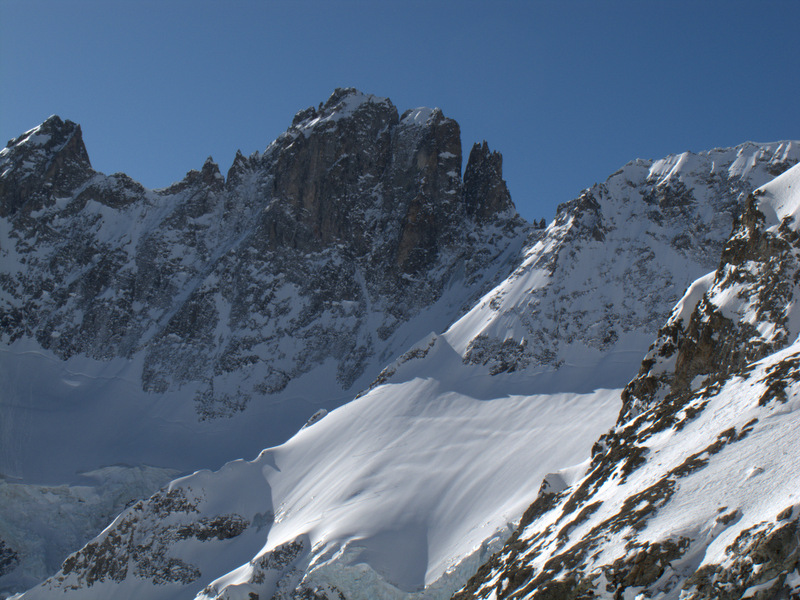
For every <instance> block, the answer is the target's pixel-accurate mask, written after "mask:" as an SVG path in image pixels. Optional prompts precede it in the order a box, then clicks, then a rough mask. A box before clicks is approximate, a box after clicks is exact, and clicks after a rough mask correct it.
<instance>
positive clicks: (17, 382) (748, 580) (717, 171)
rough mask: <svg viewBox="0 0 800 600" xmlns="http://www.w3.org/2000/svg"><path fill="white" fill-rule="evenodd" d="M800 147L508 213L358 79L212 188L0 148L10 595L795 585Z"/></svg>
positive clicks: (64, 134)
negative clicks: (528, 214)
mask: <svg viewBox="0 0 800 600" xmlns="http://www.w3.org/2000/svg"><path fill="white" fill-rule="evenodd" d="M798 161H800V143H798V142H796V141H779V142H774V143H764V144H761V143H751V142H747V143H743V144H741V145H740V146H737V147H734V148H718V149H714V150H710V151H707V152H701V153H697V154H695V153H690V152H685V153H683V154H678V155H672V156H668V157H666V158H663V159H660V160H642V159H638V160H635V161H632V162H630V163H628V164H626V165H624V166H623V167H622V168H621V169H620V170H619V171H617V172H616V173H614V174H612V175H611V176H610V177H609V178H608V179H607V180H606V181H605V182H604V183H598V184H596V185H594V186H593V187H591V188H589V189H587V190H584V191H583V192H581V193H580V194H579V195H578V197H577V198H575V199H573V200H570V201H568V202H565V203H564V204H562V205H560V206H559V208H558V210H557V214H556V216H555V218H554V219H553V220H552V221H551V222H550V223H549V224H546V225H545V224H544V223H539V224H534V225H530V224H528V223H526V222H525V221H524V220H523V219H522V218H520V217H519V216H518V215H517V213H516V210H515V208H514V204H513V202H512V200H511V197H510V195H509V193H508V190H507V188H506V184H505V182H504V181H503V177H502V157H501V156H500V154H499V153H497V152H494V151H491V150H490V149H489V147H488V144H487V143H486V142H483V143H480V144H475V145H474V146H473V147H472V149H471V151H470V152H469V155H468V157H467V160H466V166H465V167H464V168H463V174H462V147H461V139H460V131H459V127H458V124H457V123H456V122H455V121H453V120H452V119H449V118H447V117H445V116H444V114H443V113H442V111H441V110H439V109H429V108H415V109H412V110H407V111H405V112H404V113H402V114H401V113H399V112H398V111H397V109H396V108H395V107H394V105H393V104H392V103H391V102H390V101H389V100H388V99H386V98H380V97H377V96H372V95H368V94H363V93H361V92H359V91H357V90H354V89H352V88H347V89H337V90H336V91H335V92H334V93H333V94H332V95H331V97H330V98H329V99H328V100H327V101H326V102H324V103H320V105H319V106H318V107H312V108H309V109H306V110H303V111H300V112H299V113H297V115H296V116H295V117H294V119H293V121H292V123H291V125H290V127H289V128H288V129H287V131H286V132H285V133H284V134H282V135H281V136H279V137H278V139H276V140H275V141H274V142H272V143H271V144H269V145H268V146H267V148H266V149H265V150H264V151H263V152H258V153H255V154H253V155H251V156H248V157H246V156H243V155H242V154H241V153H239V154H237V156H236V157H235V159H234V162H233V166H232V167H231V169H230V170H229V172H228V173H227V175H225V176H223V175H222V174H221V173H220V171H219V168H218V166H217V165H216V164H215V163H214V162H213V160H211V159H210V158H209V160H207V161H206V163H205V164H204V165H203V166H202V168H201V169H200V170H199V171H190V172H189V173H187V174H186V176H185V177H184V179H183V180H181V181H179V182H177V183H175V184H173V185H172V186H170V187H168V188H165V189H156V190H151V189H146V188H144V187H143V186H141V185H140V184H139V183H137V182H135V181H133V180H132V179H130V178H129V177H127V176H126V175H124V174H121V173H116V174H112V175H105V174H102V173H98V172H96V171H94V170H93V169H92V167H91V163H90V160H89V155H88V152H87V150H86V148H85V147H84V144H83V140H82V136H81V129H80V127H79V126H78V125H76V124H75V123H72V122H70V121H65V120H62V119H61V118H59V117H56V116H54V117H51V118H49V119H48V120H47V121H45V122H44V123H42V124H41V125H39V126H38V127H36V128H34V129H32V130H30V131H28V132H25V133H23V134H22V135H20V136H19V137H17V138H15V139H13V140H11V141H10V142H9V143H8V145H7V146H6V147H5V149H3V150H2V151H0V325H1V328H0V337H1V338H2V346H0V377H2V382H3V385H2V391H1V392H0V451H1V453H0V499H1V500H0V597H14V598H24V599H26V600H34V599H50V598H86V599H89V598H97V599H105V598H115V599H116V598H119V599H129V598H130V599H134V598H135V599H153V600H155V599H173V598H174V599H187V600H191V599H197V600H201V599H203V600H211V599H219V600H222V599H226V600H240V599H241V600H269V599H275V600H300V599H303V600H357V599H369V600H381V599H387V600H423V599H425V600H434V599H447V598H456V599H459V600H467V599H477V598H485V599H487V600H488V599H495V600H499V599H501V598H514V599H522V598H536V599H545V598H547V599H556V598H564V599H579V598H581V599H588V598H609V599H611V598H613V599H621V598H626V599H630V600H633V599H634V598H641V599H644V598H663V599H673V598H674V599H679V598H731V599H734V598H737V599H738V598H798V597H800V566H798V565H799V564H800V475H798V474H800V346H799V345H798V344H799V343H800V342H798V335H800V308H798V303H799V302H800V231H798V224H797V218H798V213H800V166H795V165H797V163H798Z"/></svg>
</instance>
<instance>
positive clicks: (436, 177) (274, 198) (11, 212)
mask: <svg viewBox="0 0 800 600" xmlns="http://www.w3.org/2000/svg"><path fill="white" fill-rule="evenodd" d="M2 161H3V163H2V169H3V171H2V178H1V183H0V185H2V188H0V191H2V217H3V218H4V219H5V222H4V223H3V227H4V231H5V232H6V233H7V238H6V239H7V240H8V242H7V243H6V244H4V246H5V247H4V248H3V257H4V261H3V264H4V268H3V274H2V279H1V280H0V284H1V285H2V291H3V296H4V301H3V304H2V308H0V322H2V323H3V325H4V326H3V330H2V332H3V333H2V335H3V339H4V341H5V342H7V343H10V342H14V341H16V340H18V339H21V338H35V339H36V341H37V342H38V344H39V345H41V347H42V348H44V349H47V350H50V351H52V352H54V353H55V354H56V355H57V356H59V357H60V358H62V359H67V358H70V357H72V356H74V355H78V354H81V355H86V356H89V357H91V358H93V359H96V360H100V361H105V360H109V359H111V358H114V357H124V358H129V359H130V358H133V357H135V356H136V355H138V354H140V353H143V355H144V366H143V371H142V386H143V389H144V390H146V391H150V392H165V391H168V390H173V389H177V388H178V387H180V386H182V385H185V384H189V383H192V384H199V386H198V389H197V391H196V392H195V402H196V405H197V412H198V414H199V415H200V416H201V417H202V418H210V417H216V416H224V415H230V414H231V413H232V412H236V411H239V410H242V409H244V407H245V406H246V405H247V403H248V402H249V401H250V400H251V398H252V397H253V396H254V395H257V396H264V395H269V394H274V393H277V392H280V391H281V390H283V389H284V388H285V387H286V385H287V384H288V383H289V382H290V381H292V380H294V379H296V378H298V377H300V376H302V375H303V374H305V373H307V372H309V371H311V370H313V369H315V368H318V367H319V366H320V365H322V364H323V363H325V362H326V361H332V363H333V364H334V365H335V385H337V386H338V387H339V388H340V389H349V388H351V387H352V386H353V385H354V383H355V382H356V380H358V379H359V378H360V377H361V376H363V375H364V373H365V371H366V370H367V368H368V367H369V365H370V364H372V363H376V362H378V363H379V362H381V361H383V360H385V359H386V358H387V357H389V356H391V355H392V354H393V353H395V352H399V351H401V350H402V349H403V348H402V345H401V344H403V343H409V342H408V340H407V339H405V338H403V339H402V340H391V339H390V338H391V337H392V335H393V334H394V333H395V332H396V331H397V329H398V327H400V326H401V325H402V324H404V323H407V322H408V321H409V320H411V319H412V318H413V317H414V316H415V315H417V314H418V313H419V312H420V311H421V310H423V309H424V308H426V307H430V306H431V305H433V304H434V303H435V302H437V301H438V300H440V299H441V298H442V294H443V291H444V289H445V286H446V285H449V284H452V283H453V280H454V277H456V276H457V275H456V274H457V273H458V274H463V276H462V275H458V277H461V278H462V279H463V282H462V285H463V288H464V289H463V290H462V294H461V295H462V298H461V299H460V301H459V300H456V299H455V298H453V299H450V300H448V302H449V303H450V304H451V306H450V308H449V311H450V312H451V313H453V314H456V313H457V312H458V310H459V306H458V304H459V303H460V302H464V301H466V300H467V299H468V298H469V297H470V295H471V294H475V293H476V292H477V291H479V290H480V287H481V282H482V281H483V280H484V279H485V278H486V277H487V272H489V271H491V275H492V276H494V274H495V271H496V269H497V268H500V269H502V267H501V266H500V267H498V266H497V265H492V262H493V261H494V260H495V259H497V258H498V256H500V255H501V254H502V253H503V252H505V251H506V250H507V249H508V248H509V246H511V245H513V244H514V243H515V239H516V237H518V235H519V233H520V231H521V230H522V229H524V225H523V222H522V221H521V220H520V219H519V218H518V217H516V214H515V212H514V210H513V204H511V202H510V199H508V198H507V199H506V200H507V202H506V204H505V205H504V211H503V213H502V215H498V214H495V213H494V212H493V211H492V209H491V208H490V209H486V210H484V209H483V208H482V207H483V204H482V201H481V199H480V197H479V195H478V194H476V192H475V191H474V190H473V189H472V187H471V185H470V184H469V183H467V184H464V185H462V180H461V141H460V133H459V127H458V124H457V123H456V122H455V121H453V120H451V119H448V118H446V117H444V115H443V114H442V112H441V111H440V110H438V109H417V110H414V111H408V112H407V113H405V114H404V115H403V116H402V118H399V117H398V114H397V110H396V109H395V107H394V106H393V105H392V104H391V102H389V101H388V100H387V99H383V98H377V97H374V96H367V95H364V94H362V93H360V92H358V91H356V90H353V89H340V90H337V91H336V92H335V93H334V94H333V95H332V96H331V97H330V98H329V99H328V101H327V102H326V103H324V104H323V105H321V106H320V107H319V109H313V108H311V109H308V110H306V111H302V112H301V113H298V115H297V116H296V117H295V119H294V121H293V124H292V126H291V127H290V128H289V129H288V131H287V132H286V133H284V134H283V135H282V136H281V137H280V138H278V139H277V140H276V141H275V142H273V143H272V144H271V145H270V146H269V147H268V148H267V149H266V151H265V152H264V153H263V154H256V155H253V156H251V157H249V158H245V157H244V156H242V155H237V157H236V159H235V161H234V164H233V166H232V167H231V169H230V172H229V173H228V177H227V179H225V178H224V177H223V176H222V175H221V174H220V172H219V169H218V167H217V166H216V164H214V163H213V161H211V159H209V160H208V161H207V162H206V164H205V165H204V166H203V168H202V169H201V171H199V172H196V171H192V172H190V173H188V174H187V175H186V177H185V178H184V179H183V180H182V181H181V182H179V183H177V184H175V185H173V186H171V187H169V188H166V189H163V190H147V189H144V188H143V187H142V186H141V185H139V184H137V183H136V182H134V181H132V180H131V179H130V178H128V177H127V176H125V175H121V174H115V175H111V176H105V175H102V174H99V173H95V172H94V171H92V170H91V167H90V164H89V159H88V156H87V153H86V150H85V148H84V146H83V143H82V141H81V136H80V127H78V126H77V125H74V124H72V123H70V122H66V123H65V122H63V121H61V120H60V119H59V118H58V117H52V118H51V119H49V120H48V121H47V122H46V123H44V124H43V125H41V126H40V127H38V128H36V129H34V130H31V131H30V132H28V133H26V134H24V135H23V136H21V137H20V138H18V139H17V140H12V142H11V143H10V145H9V146H8V147H7V148H6V149H5V150H3V154H2ZM493 178H494V179H493ZM480 185H481V186H484V187H485V186H487V185H495V186H497V187H504V185H505V184H504V183H503V181H502V173H501V172H500V170H499V169H494V170H492V171H491V173H489V174H484V175H483V176H482V179H481V181H480ZM465 196H466V197H469V198H470V202H471V204H470V207H471V208H470V211H469V213H470V214H468V211H467V204H466V203H465V201H464V199H463V198H464V197H465ZM476 211H477V212H476ZM498 227H500V228H502V227H505V229H504V230H503V231H501V232H500V234H499V235H495V230H496V229H497V228H498ZM490 265H491V266H490ZM290 340H291V341H290ZM332 383H333V382H332Z"/></svg>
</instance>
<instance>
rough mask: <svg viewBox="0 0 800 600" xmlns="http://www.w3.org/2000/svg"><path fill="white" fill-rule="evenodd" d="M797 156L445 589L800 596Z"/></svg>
mask: <svg viewBox="0 0 800 600" xmlns="http://www.w3.org/2000/svg"><path fill="white" fill-rule="evenodd" d="M798 191H800V167H797V166H796V167H793V168H792V169H790V170H789V171H787V172H785V173H784V174H783V175H781V176H780V177H777V178H776V179H775V180H773V181H772V182H770V183H769V184H767V185H765V186H763V187H761V188H759V189H758V190H756V191H755V192H754V193H753V194H752V196H750V197H749V198H748V200H747V203H746V206H745V208H744V210H743V211H742V214H741V215H740V216H739V217H738V218H737V220H736V225H735V227H734V230H733V234H732V235H731V237H730V238H729V240H728V242H727V243H726V245H725V249H724V251H723V253H722V260H721V262H720V265H719V267H718V268H717V270H716V271H715V272H712V273H710V274H709V275H707V276H705V277H703V278H701V279H699V280H698V281H697V282H695V283H694V284H693V285H692V286H690V288H689V290H688V291H687V293H686V295H685V296H684V297H683V299H682V300H681V301H680V302H679V303H678V305H677V306H676V308H675V310H674V311H673V314H672V316H671V317H670V319H669V321H668V323H667V325H666V326H665V327H664V328H663V329H662V330H661V332H660V336H659V338H658V340H657V341H656V343H655V344H653V346H652V347H651V350H650V352H649V353H648V355H647V356H646V358H645V360H644V362H643V365H642V369H641V371H640V374H639V376H638V377H637V378H636V379H634V380H633V381H632V382H631V383H630V384H629V385H628V387H627V388H626V389H625V390H624V392H623V395H622V399H623V408H622V411H621V413H620V416H619V419H618V422H617V425H616V427H615V428H614V429H612V430H611V431H609V432H608V433H607V434H605V435H603V436H601V438H600V440H599V441H598V443H597V444H595V447H594V449H593V453H592V462H591V468H590V470H589V471H588V473H587V475H586V476H585V477H584V478H583V479H582V480H581V481H579V482H576V483H575V484H574V485H573V486H571V487H567V488H565V489H564V488H561V489H556V488H553V487H552V486H549V485H548V482H547V480H545V483H544V484H543V485H542V488H541V490H540V493H539V497H538V498H537V500H536V502H535V503H534V504H533V505H531V507H530V508H529V510H528V511H527V512H526V514H525V516H524V517H523V519H522V522H521V524H520V526H519V528H518V530H517V531H516V533H515V534H514V535H513V536H512V538H511V539H510V541H509V542H508V543H507V545H506V547H505V548H504V549H503V550H502V551H501V552H499V553H498V554H496V555H495V556H494V557H493V558H492V560H491V561H489V562H488V563H486V565H484V567H482V568H481V570H480V571H479V572H478V574H477V575H476V576H475V577H474V578H473V579H472V580H471V581H470V583H469V584H468V585H467V587H466V588H465V589H464V590H462V591H461V592H460V593H458V594H456V596H455V597H454V598H458V599H459V600H462V599H464V600H465V599H467V598H495V599H501V598H520V599H521V598H531V599H533V598H548V599H549V598H590V597H591V598H622V597H633V596H637V597H639V596H641V597H651V598H655V597H657V598H697V599H699V598H726V599H727V598H731V599H733V598H743V597H757V598H794V597H798V596H800V545H798V527H800V497H799V496H798V478H797V473H798V472H799V471H798V468H800V451H798V445H797V439H798V432H800V386H799V385H798V382H800V372H799V371H798V352H799V351H800V345H798V342H797V339H798V334H800V319H798V314H797V309H796V298H797V296H798V292H800V287H798V285H799V284H798V280H799V278H798V276H797V274H798V262H797V259H798V255H799V254H800V244H799V243H798V234H797V221H796V219H797V216H798V213H799V211H800V208H798V207H800V194H798Z"/></svg>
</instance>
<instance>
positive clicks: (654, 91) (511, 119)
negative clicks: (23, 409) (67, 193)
mask: <svg viewBox="0 0 800 600" xmlns="http://www.w3.org/2000/svg"><path fill="white" fill-rule="evenodd" d="M799 24H800V1H798V0H750V1H749V2H741V1H737V0H724V1H721V0H720V1H716V0H714V1H712V0H702V1H701V0H694V1H692V2H684V1H671V2H666V1H660V2H656V1H645V0H639V1H636V2H633V1H630V2H629V1H621V0H620V1H615V0H603V1H600V0H592V1H570V0H561V1H550V2H536V1H533V0H529V1H517V2H511V1H507V0H506V1H504V0H495V1H492V2H489V1H485V2H473V1H460V2H456V1H448V2H445V1H437V0H428V1H426V2H420V1H416V0H405V1H403V2H395V1H392V0H380V1H378V0H375V1H366V0H363V1H358V2H354V1H345V0H339V1H337V0H319V1H303V0H293V1H281V2H277V1H268V0H233V1H229V2H222V1H216V2H210V1H206V0H192V1H188V0H169V1H164V0H158V1H148V0H145V1H136V2H133V1H127V0H115V1H113V2H109V1H106V0H104V1H99V0H98V1H70V0H50V1H42V0H0V138H1V139H2V141H5V140H7V139H9V138H12V137H14V136H16V135H18V134H19V133H21V132H23V131H25V130H27V129H29V128H31V127H33V126H35V125H37V124H38V123H40V122H41V121H43V120H44V119H45V118H47V117H48V116H49V115H50V114H54V113H55V114H59V115H60V116H62V117H63V118H68V119H71V120H73V121H76V122H78V123H80V124H81V125H82V127H83V132H84V139H85V141H86V144H87V147H88V150H89V156H90V158H91V160H92V164H93V166H94V167H95V169H97V170H100V171H103V172H106V173H111V172H115V171H124V172H126V173H128V174H129V175H131V176H132V177H134V178H135V179H137V180H139V181H141V182H142V183H143V184H145V185H146V186H148V187H161V186H165V185H167V184H169V183H171V182H172V181H175V180H178V179H180V178H182V176H183V174H184V173H185V172H186V171H188V170H189V169H192V168H199V167H200V166H201V165H202V163H203V161H204V159H205V157H206V156H208V155H213V157H214V158H215V160H217V162H219V163H220V166H221V168H222V170H223V172H226V171H227V169H228V167H229V166H230V164H231V162H232V160H233V156H234V154H235V152H236V150H237V148H240V149H241V150H242V151H243V152H244V153H245V154H249V153H251V152H253V151H255V150H263V149H264V148H265V147H266V146H267V145H268V144H269V142H270V141H272V140H273V139H274V138H275V137H277V136H278V135H279V134H280V133H281V132H282V131H284V130H285V129H286V128H287V126H288V125H289V124H290V122H291V119H292V116H293V115H294V113H295V112H297V111H298V110H300V109H303V108H305V107H307V106H311V105H316V104H318V103H319V102H321V101H324V100H325V99H326V98H327V97H328V96H329V95H330V93H331V92H332V91H333V89H334V88H336V87H343V86H354V87H357V88H359V89H361V90H362V91H364V92H368V93H373V94H377V95H379V96H388V97H389V98H391V99H392V101H393V102H394V103H395V105H396V106H397V107H398V109H399V110H400V111H401V112H402V111H403V110H404V109H406V108H412V107H417V106H439V107H441V108H442V110H443V111H444V113H445V115H447V116H450V117H453V118H455V119H456V120H457V121H458V122H459V123H460V124H461V130H462V143H463V146H464V152H465V154H466V153H467V152H468V151H469V148H470V147H471V145H472V143H473V142H476V141H480V140H483V139H486V140H487V141H488V142H489V145H490V147H491V148H493V149H496V150H499V151H501V152H502V153H503V155H504V165H505V178H506V180H507V181H508V184H509V188H510V189H511V193H512V196H513V198H514V201H515V202H516V204H517V207H518V208H519V210H520V212H521V214H522V215H523V216H525V217H526V218H528V219H532V218H539V217H542V216H544V217H547V219H548V220H549V219H550V218H552V217H553V215H554V213H555V206H556V205H557V204H558V203H560V202H563V201H566V200H569V199H570V198H573V197H575V196H576V195H577V194H578V193H579V192H580V190H581V189H582V188H585V187H588V186H590V185H591V184H592V183H594V182H595V181H602V180H604V179H605V178H606V177H607V176H608V175H609V174H610V173H612V172H613V171H615V170H616V169H617V168H619V167H620V166H621V165H622V164H624V163H625V162H627V161H629V160H631V159H634V158H637V157H642V158H658V157H661V156H663V155H666V154H669V153H673V152H682V151H684V150H695V151H697V150H704V149H708V148H713V147H718V146H729V145H734V144H737V143H740V142H743V141H746V140H755V141H773V140H776V139H786V138H793V139H797V138H800V117H799V116H798V115H800V34H799V33H798V31H799V29H798V25H799Z"/></svg>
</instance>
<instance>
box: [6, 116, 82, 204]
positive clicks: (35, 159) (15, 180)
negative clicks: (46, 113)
mask: <svg viewBox="0 0 800 600" xmlns="http://www.w3.org/2000/svg"><path fill="white" fill-rule="evenodd" d="M91 167H92V166H91V163H90V162H89V155H88V153H87V152H86V147H85V146H84V144H83V136H82V134H81V128H80V125H77V124H76V123H73V122H72V121H63V120H62V119H61V118H60V117H58V116H56V115H53V116H51V117H49V118H48V119H47V120H46V121H45V122H44V123H42V124H41V125H39V126H38V127H34V128H33V129H31V130H29V131H26V132H25V133H23V134H22V135H20V136H19V137H17V138H14V139H12V140H9V142H8V145H7V146H6V147H5V148H4V149H3V150H0V216H9V215H12V214H14V213H16V212H17V211H18V210H21V209H23V208H25V209H27V210H28V211H32V210H37V209H39V208H41V206H42V205H43V204H44V203H47V202H52V199H53V197H55V196H58V195H61V194H63V193H65V192H66V190H68V189H70V188H72V187H74V186H75V185H78V184H80V183H82V182H83V181H85V180H86V179H88V177H90V173H91Z"/></svg>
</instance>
